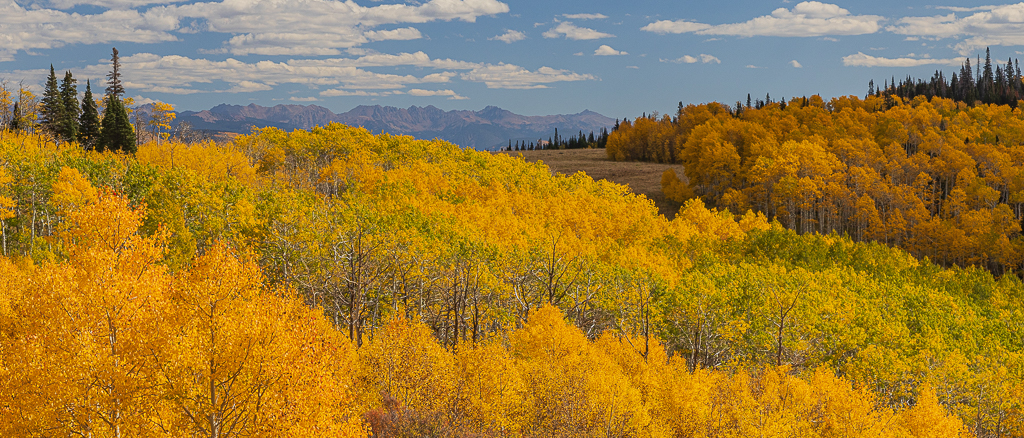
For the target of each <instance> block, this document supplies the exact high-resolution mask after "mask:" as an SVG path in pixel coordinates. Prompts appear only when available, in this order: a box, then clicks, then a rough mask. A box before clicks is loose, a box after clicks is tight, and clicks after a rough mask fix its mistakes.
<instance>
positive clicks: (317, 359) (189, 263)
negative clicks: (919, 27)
mask: <svg viewBox="0 0 1024 438" xmlns="http://www.w3.org/2000/svg"><path fill="white" fill-rule="evenodd" d="M840 102H851V103H850V105H851V106H854V103H856V100H841V101H840ZM859 105H861V106H858V107H856V108H855V109H854V110H850V111H849V114H851V115H854V114H860V115H867V116H865V117H868V116H871V117H876V118H877V117H881V116H879V115H877V114H876V113H874V112H869V111H868V110H866V109H864V108H862V106H863V105H866V104H863V103H861V104H859ZM900 108H904V109H905V111H908V112H909V111H911V110H914V111H917V110H918V109H919V108H921V109H922V110H926V109H927V108H932V110H933V111H935V112H936V113H939V112H940V111H958V112H957V113H956V114H964V116H963V117H971V116H973V115H974V114H976V112H972V111H975V110H959V109H956V110H954V109H934V107H932V106H931V104H926V103H918V104H916V105H913V106H911V105H907V106H904V107H900ZM773 111H774V112H773ZM785 111H792V113H789V112H783V110H780V109H777V108H770V107H769V108H766V109H765V110H761V111H749V112H746V114H749V116H744V117H754V116H757V115H758V114H761V115H762V116H763V117H764V118H765V119H770V117H769V116H772V117H775V116H774V114H776V113H778V114H781V115H782V116H778V119H779V120H783V121H789V122H787V123H790V124H789V125H785V126H788V127H790V128H791V131H792V132H793V134H791V135H792V136H794V137H793V138H787V139H786V140H784V141H782V143H781V145H789V146H785V147H786V148H791V149H796V150H810V151H815V150H818V149H822V148H823V146H818V149H815V147H814V145H815V144H817V143H815V142H820V141H821V140H819V139H818V137H817V136H819V135H820V136H824V135H825V134H818V133H817V131H814V132H815V133H810V134H799V133H801V132H805V131H807V130H808V129H812V128H805V127H801V126H802V125H800V124H793V122H792V121H794V120H795V121H799V120H801V119H800V118H799V117H798V116H797V114H800V115H804V114H806V115H807V116H808V117H810V116H816V117H819V118H821V119H822V120H825V119H826V118H827V117H832V114H834V113H832V112H829V111H826V109H825V108H824V105H822V104H819V103H814V102H812V103H811V104H809V105H808V106H807V107H805V108H798V106H795V105H794V106H793V109H792V110H790V109H787V110H785ZM691 113H692V115H691ZM835 113H838V114H846V113H844V112H843V111H837V112H835ZM698 114H706V115H707V116H706V117H705V116H698ZM883 114H886V113H883ZM894 114H898V113H894ZM978 114H987V113H984V112H982V113H978ZM996 114H1001V113H998V112H996ZM1009 114H1013V113H1009ZM783 116H791V117H792V118H789V117H783ZM701 117H704V118H703V119H702V118H701ZM958 117H960V116H958ZM992 117H995V116H992ZM1009 119H1010V116H1006V118H1005V120H1009ZM681 120H691V122H690V123H696V122H697V121H700V123H699V124H697V125H696V126H704V128H693V129H691V131H694V132H696V129H706V130H708V131H713V129H711V128H712V127H714V126H717V125H715V124H716V123H719V124H727V123H734V124H739V123H747V125H744V126H747V129H749V130H750V131H751V132H754V133H760V132H761V131H759V130H758V128H757V126H760V125H758V124H756V123H754V122H751V121H747V120H746V119H742V118H735V117H733V116H731V115H729V114H728V113H727V112H725V111H724V110H722V109H721V108H718V107H717V106H714V105H705V106H701V107H693V108H692V110H688V112H686V113H684V117H682V118H681ZM773 120H774V119H773ZM958 120H959V119H958ZM1001 120H1002V119H1001ZM648 123H649V126H652V127H657V128H661V127H664V126H669V127H671V126H674V125H673V124H671V121H667V122H658V121H653V120H650V121H644V120H640V121H638V122H637V123H635V124H631V125H628V126H627V127H626V128H620V131H617V132H618V133H619V134H613V139H614V138H615V136H616V135H619V136H623V135H625V134H627V133H629V132H639V131H631V129H632V130H637V129H639V128H641V127H643V126H647V125H646V124H648ZM964 123H966V122H964ZM1009 124H1010V123H1006V125H1009ZM814 126H815V128H813V129H817V126H818V125H816V124H815V125H814ZM826 126H835V124H826ZM842 126H845V127H847V128H848V129H851V130H852V129H854V128H855V125H852V124H851V125H842ZM886 126H891V127H892V129H893V132H894V133H893V134H891V135H892V136H894V137H896V136H897V135H898V133H899V132H901V131H899V129H898V127H899V126H902V125H901V124H899V123H897V122H893V123H891V124H889V125H886ZM952 126H959V125H954V124H952V123H947V129H946V131H953V132H956V133H963V132H964V131H961V130H957V129H961V128H953V127H952ZM972 126H973V125H972ZM1000 126H1002V125H1000ZM762 129H763V130H765V131H767V128H762ZM778 129H780V130H781V129H782V128H778ZM835 129H838V128H835ZM964 129H966V128H964ZM726 132H729V131H726ZM740 132H746V131H740ZM780 132H781V131H780ZM786 132H788V131H786ZM999 132H1000V134H999V135H1007V134H1004V133H1003V131H999ZM798 135H803V136H802V137H799V138H797V137H795V136H798ZM984 135H985V134H983V133H978V134H975V136H974V137H968V138H969V139H970V142H969V143H968V145H972V146H973V145H979V144H986V145H988V144H999V143H986V142H983V141H981V139H984V138H987V137H985V136H984ZM620 138H621V137H620ZM674 138H675V137H674ZM696 138H697V137H696V135H690V136H689V137H687V142H689V139H696ZM707 138H713V137H710V134H709V136H708V137H707ZM758 138H761V137H758ZM873 138H875V137H870V138H864V139H862V140H863V141H864V142H869V141H874V140H873ZM928 138H930V137H928ZM955 138H957V139H959V137H955ZM1006 138H1009V137H1004V139H1006ZM789 140H793V141H792V142H790V141H789ZM694 141H696V140H694ZM961 141H962V140H961ZM687 142H684V143H683V144H687ZM706 143H707V144H708V145H722V144H725V143H724V142H720V143H714V142H711V141H708V142H706ZM899 144H900V143H897V145H899ZM922 144H923V143H922ZM922 144H919V145H918V149H920V150H927V149H926V147H925V146H923V145H922ZM755 145H762V143H757V142H751V143H750V145H749V147H746V149H743V150H765V151H773V150H774V151H776V152H774V153H776V154H781V152H779V151H781V150H787V151H788V150H790V149H771V148H770V145H771V143H770V142H768V143H764V144H763V147H764V149H754V148H755ZM781 145H780V148H781V147H782V146H781ZM794 145H795V146H794ZM862 146H863V145H862ZM756 147H761V146H756ZM609 148H612V143H611V142H609ZM849 148H850V150H851V152H850V153H851V154H853V152H852V151H866V152H865V154H866V155H869V153H870V150H868V148H866V147H859V148H855V147H853V146H852V145H851V146H849ZM720 149H721V148H712V147H709V149H708V150H710V151H717V150H720ZM947 149H954V148H947ZM610 150H611V149H610ZM625 150H626V149H623V148H621V147H620V148H619V149H616V151H618V152H622V153H624V152H623V151H625ZM659 150H660V149H659ZM671 150H674V149H669V151H671ZM900 150H904V149H903V148H900ZM941 151H946V149H942V150H941ZM941 151H940V152H941ZM618 152H617V153H618ZM949 153H953V152H949ZM737 155H740V154H739V153H738V152H737ZM684 156H685V155H684ZM793 156H796V157H802V155H799V154H796V155H793ZM909 156H911V157H912V156H916V155H909ZM939 156H944V155H941V154H940V155H939ZM956 156H959V155H956ZM667 159H675V158H674V157H673V156H671V155H669V156H668V158H667ZM864 159H865V160H867V158H864ZM908 160H909V158H908ZM698 161H699V160H698ZM818 161H821V159H816V161H812V162H813V163H817V162H818ZM788 162H789V161H786V160H785V159H783V158H782V157H781V156H780V157H779V158H777V159H776V160H774V161H770V162H769V164H770V163H788ZM866 162H869V163H873V161H870V160H868V161H866ZM897 162H898V163H902V161H897ZM766 166H768V164H766ZM769 167H770V166H769ZM690 168H691V166H690V165H687V170H688V171H690ZM698 168H699V167H698ZM715 168H716V167H715V166H714V165H710V167H709V169H715ZM0 171H2V173H0V196H2V197H0V208H2V210H0V219H2V223H0V231H2V238H3V242H2V243H3V248H2V249H3V254H4V257H3V258H2V259H0V277H2V280H0V282H2V283H3V284H5V285H6V287H4V288H3V289H2V290H0V435H4V436H65V435H92V436H140V435H159V434H166V435H170V436H182V435H195V436H222V437H226V436H319V435H325V436H326V435H338V436H367V435H370V434H372V435H373V436H380V437H383V436H466V437H468V436H598V435H601V436H623V437H625V436H658V437H661V436H665V437H668V436H678V437H683V436H723V437H724V436H752V435H759V436H823V437H824V436H914V437H927V436H971V435H974V436H986V437H987V436H993V437H994V436H1012V435H1015V436H1020V435H1022V434H1024V406H1022V402H1021V400H1022V399H1024V368H1022V365H1024V361H1022V358H1021V354H1020V353H1021V345H1022V342H1024V339H1022V337H1021V333H1022V331H1021V329H1022V327H1021V323H1020V321H1024V315H1022V309H1021V307H1020V302H1021V298H1022V297H1021V294H1022V291H1024V287H1022V284H1021V282H1020V281H1019V279H1018V278H1017V277H1016V276H1013V275H1003V276H1001V277H998V278H996V277H993V275H992V274H991V273H990V272H988V271H987V270H984V269H979V268H974V267H970V268H959V267H952V268H943V267H941V266H939V265H936V264H932V263H931V262H928V261H921V260H918V259H917V258H915V257H913V255H912V254H910V253H907V252H904V251H902V250H900V249H892V248H889V247H886V246H884V245H880V244H877V243H857V242H854V241H853V240H851V239H850V238H848V237H841V236H838V235H834V234H832V235H820V234H817V235H816V234H797V233H796V232H794V231H791V230H787V229H785V228H783V227H781V226H779V225H772V224H770V223H769V221H768V219H767V218H766V217H765V215H762V214H755V213H752V212H747V211H743V212H741V214H740V215H734V214H733V213H731V212H728V211H718V210H714V209H708V208H706V207H705V205H704V204H703V203H702V202H701V201H699V200H690V201H688V202H686V204H685V205H684V207H683V209H682V210H681V211H680V213H679V214H678V215H677V216H676V218H675V219H674V220H672V221H668V220H666V219H665V218H664V217H663V216H660V215H658V214H657V211H656V209H655V208H654V206H653V204H652V203H651V202H650V201H649V200H647V199H646V198H643V197H639V196H636V195H632V194H629V193H628V192H627V191H626V190H625V188H624V187H622V186H619V185H615V184H612V183H608V182H604V181H594V180H592V179H591V178H589V177H587V176H586V175H583V174H576V175H554V176H552V175H551V174H550V173H549V171H548V169H547V168H546V167H544V166H543V165H542V164H530V163H526V162H524V161H523V160H522V159H517V158H513V157H510V156H506V155H491V154H487V153H480V152H475V151H471V150H464V149H461V148H459V147H457V146H455V145H451V144H448V143H445V142H440V141H420V140H413V139H412V138H410V137H394V136H389V135H380V136H373V135H370V134H369V133H368V132H367V131H365V130H362V129H355V128H349V127H345V126H342V125H337V124H332V125H329V126H327V127H324V128H314V129H313V130H311V131H294V132H291V133H286V132H283V131H280V130H277V129H274V128H267V129H263V130H259V131H255V132H253V133H252V134H251V135H246V136H241V137H239V138H237V139H236V141H235V142H234V143H232V144H195V145H186V144H179V143H173V142H165V143H162V144H157V143H149V144H144V145H142V146H140V147H139V149H138V152H137V153H136V154H134V155H124V154H121V153H116V152H105V153H97V152H86V151H83V150H82V148H80V147H78V146H77V145H76V144H74V143H66V144H63V145H60V146H58V145H55V144H53V143H50V142H48V141H45V140H43V137H41V136H38V135H33V134H23V133H19V134H11V133H2V134H0ZM779 172H782V171H781V170H779ZM865 172H866V173H869V172H867V171H865ZM958 172H960V170H958ZM724 174H725V173H724V171H723V172H719V173H710V174H709V175H711V176H709V177H708V179H706V180H701V181H702V182H698V183H696V185H695V187H696V188H697V190H698V191H701V192H702V193H701V194H704V195H705V196H708V194H709V193H719V192H720V193H721V194H722V195H724V194H725V193H733V192H737V193H741V192H739V189H736V187H734V186H731V185H727V184H731V182H730V181H731V180H726V179H724V177H723V176H722V175H724ZM695 175H696V174H695ZM808 178H809V179H810V178H811V177H810V176H809V177H808ZM915 178H916V174H915ZM978 178H984V177H983V176H980V175H979V176H978ZM694 179H695V180H696V179H697V178H694ZM958 183H959V180H957V179H953V180H952V181H951V182H950V184H949V188H950V190H951V191H953V190H956V189H957V188H958V187H960V186H958V185H957V184H958ZM879 184H881V183H879ZM881 186H882V187H886V186H884V185H881ZM934 187H935V189H934V190H935V192H934V193H936V196H935V197H934V198H930V199H939V198H940V197H939V196H938V195H937V194H938V193H940V191H941V190H942V188H943V187H945V186H944V185H943V184H942V183H941V182H937V183H935V185H934ZM728 189H733V192H729V191H728ZM716 190H717V191H718V192H715V191H716ZM773 193H775V192H773ZM949 196H952V195H949ZM769 199H775V198H769ZM968 199H972V198H968ZM966 202H973V201H966ZM719 203H720V204H723V205H724V203H723V202H719ZM996 204H997V206H998V205H1006V204H1000V203H996ZM945 205H946V204H943V203H940V207H945ZM968 205H974V204H968ZM730 206H732V207H733V208H740V207H741V205H740V204H735V205H732V204H730ZM751 206H753V204H751ZM924 208H925V209H927V208H928V207H927V206H925V207H924ZM991 208H996V207H991ZM1006 208H1009V207H1008V206H1007V207H1006ZM767 211H768V212H769V213H770V215H771V216H772V217H780V216H781V215H780V213H779V210H777V209H776V210H767ZM886 211H887V210H886ZM965 211H966V210H965ZM971 211H975V210H971ZM978 211H981V210H978ZM798 213H800V212H798ZM958 217H960V216H950V218H949V219H946V218H941V217H940V219H937V220H948V221H955V220H956V219H955V218H958ZM803 220H804V216H800V215H799V214H798V215H797V222H796V223H798V224H802V223H803V222H802V221H803ZM835 223H839V221H836V222H835ZM818 229H823V228H818ZM1008 239H1010V240H1011V242H1014V241H1016V240H1014V239H1017V237H1016V236H1011V237H1008ZM1011 246H1012V243H1011Z"/></svg>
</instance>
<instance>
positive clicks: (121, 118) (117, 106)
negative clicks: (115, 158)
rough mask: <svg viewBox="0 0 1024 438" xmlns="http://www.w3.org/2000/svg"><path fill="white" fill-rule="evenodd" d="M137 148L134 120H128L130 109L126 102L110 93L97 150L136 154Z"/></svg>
mask: <svg viewBox="0 0 1024 438" xmlns="http://www.w3.org/2000/svg"><path fill="white" fill-rule="evenodd" d="M136 149H137V148H136V145H135V132H134V131H133V130H132V122H131V121H130V120H128V110H127V109H125V107H124V102H121V99H118V98H117V97H114V96H112V95H108V96H107V109H106V110H105V111H104V112H103V122H102V123H101V124H100V139H99V143H97V145H96V150H97V151H100V152H102V151H104V150H111V151H119V152H124V153H132V154H134V153H135V150H136Z"/></svg>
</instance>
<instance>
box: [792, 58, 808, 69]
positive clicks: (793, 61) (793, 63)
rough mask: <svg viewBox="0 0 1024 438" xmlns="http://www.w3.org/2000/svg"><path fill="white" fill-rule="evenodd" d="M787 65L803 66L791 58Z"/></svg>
mask: <svg viewBox="0 0 1024 438" xmlns="http://www.w3.org/2000/svg"><path fill="white" fill-rule="evenodd" d="M789 65H791V66H793V68H804V66H803V65H801V64H800V62H798V61H797V60H795V59H794V60H792V61H789Z"/></svg>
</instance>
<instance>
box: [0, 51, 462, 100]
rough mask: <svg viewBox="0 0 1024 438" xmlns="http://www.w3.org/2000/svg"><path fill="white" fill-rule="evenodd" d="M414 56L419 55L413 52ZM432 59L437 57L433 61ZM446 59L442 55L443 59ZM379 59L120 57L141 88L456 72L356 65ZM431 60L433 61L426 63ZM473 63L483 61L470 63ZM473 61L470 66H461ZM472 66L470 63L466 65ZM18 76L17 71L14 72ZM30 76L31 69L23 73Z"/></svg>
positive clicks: (128, 77)
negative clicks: (380, 70)
mask: <svg viewBox="0 0 1024 438" xmlns="http://www.w3.org/2000/svg"><path fill="white" fill-rule="evenodd" d="M413 57H414V58H415V56H413ZM430 62H433V61H430ZM448 62H449V61H448V60H442V61H438V62H437V64H439V65H443V64H444V63H448ZM360 64H363V65H374V64H381V63H380V62H378V63H374V62H367V61H360V59H324V60H289V61H285V62H273V61H259V62H254V63H247V62H242V61H239V60H236V59H233V58H228V59H226V60H224V61H212V60H208V59H193V58H188V57H184V56H179V55H170V56H160V55H155V54H151V53H139V54H135V55H131V56H125V57H122V58H121V66H122V71H123V72H124V79H123V80H124V85H125V88H127V89H129V90H133V91H135V90H137V91H142V92H156V93H171V94H195V93H243V92H252V91H266V90H271V89H273V88H274V87H276V86H279V85H281V84H302V85H307V86H311V87H319V86H339V87H340V88H344V89H349V90H397V89H402V88H405V87H406V86H408V85H412V84H423V83H446V82H450V81H451V79H452V78H453V77H455V76H456V73H453V72H448V71H443V72H440V73H431V74H427V75H425V76H414V75H396V74H384V73H375V72H371V71H367V70H363V69H362V68H359V67H357V65H360ZM425 64H429V62H427V63H425ZM471 66H472V67H473V68H475V67H477V66H479V64H471ZM463 67H470V66H463ZM109 68H110V67H109V64H107V63H102V64H96V65H92V66H88V67H85V68H84V69H81V70H80V72H76V75H77V76H78V77H80V78H102V77H104V76H105V75H106V73H107V70H109ZM466 69H469V68H466ZM14 73H15V76H17V73H19V72H14ZM25 76H26V77H31V76H30V75H25Z"/></svg>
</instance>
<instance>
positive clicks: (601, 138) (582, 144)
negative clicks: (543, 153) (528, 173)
mask: <svg viewBox="0 0 1024 438" xmlns="http://www.w3.org/2000/svg"><path fill="white" fill-rule="evenodd" d="M618 123H619V122H618V120H616V121H615V125H616V127H617V126H618ZM607 143H608V130H607V129H606V128H601V131H600V132H599V133H598V135H597V136H596V137H595V136H594V131H590V135H584V134H583V131H582V130H581V131H580V132H579V134H576V135H571V136H569V138H565V137H560V136H559V135H558V128H555V135H554V136H553V137H549V138H548V140H547V141H544V140H542V139H537V142H536V143H534V142H532V141H531V142H529V143H527V142H526V141H520V140H517V141H516V143H515V145H514V146H513V144H512V140H509V141H508V147H507V148H506V149H503V150H507V151H532V150H545V149H587V148H590V149H594V148H604V147H605V145H606V144H607Z"/></svg>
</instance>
